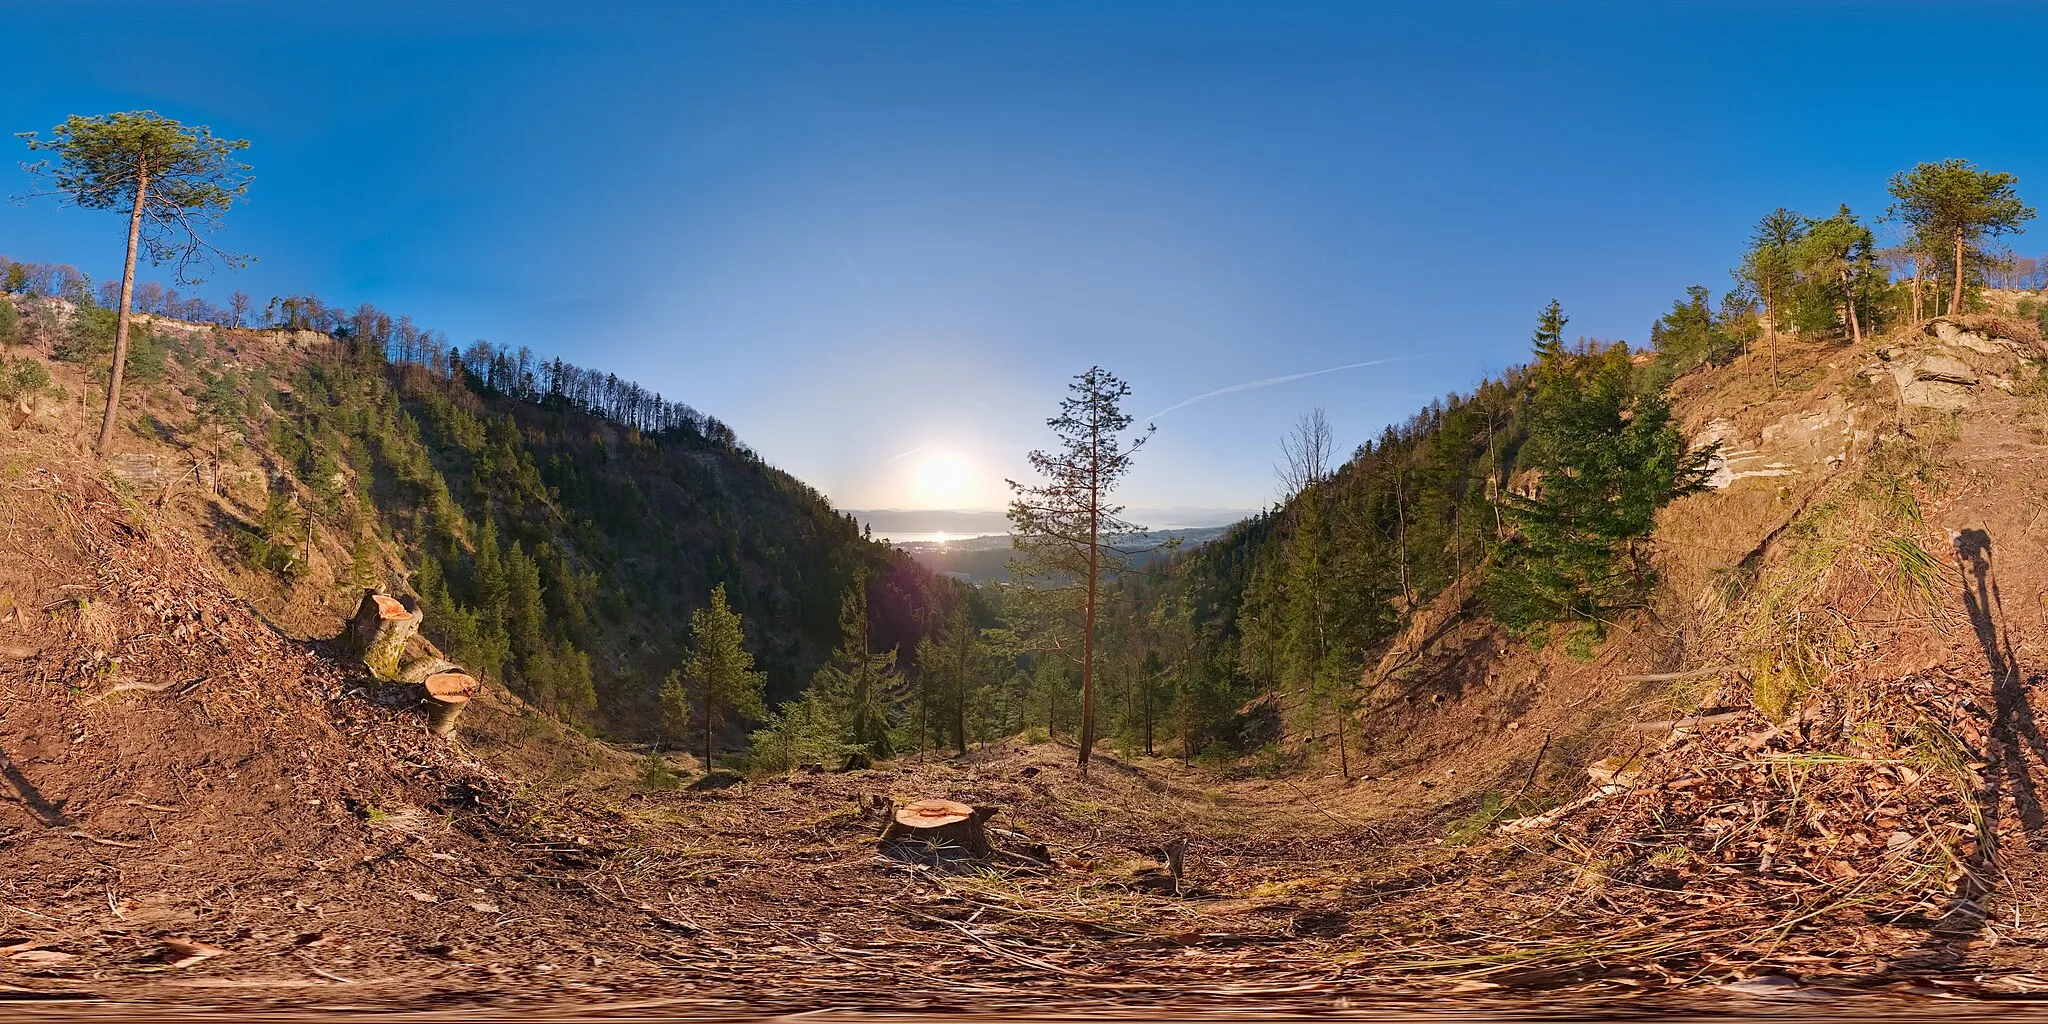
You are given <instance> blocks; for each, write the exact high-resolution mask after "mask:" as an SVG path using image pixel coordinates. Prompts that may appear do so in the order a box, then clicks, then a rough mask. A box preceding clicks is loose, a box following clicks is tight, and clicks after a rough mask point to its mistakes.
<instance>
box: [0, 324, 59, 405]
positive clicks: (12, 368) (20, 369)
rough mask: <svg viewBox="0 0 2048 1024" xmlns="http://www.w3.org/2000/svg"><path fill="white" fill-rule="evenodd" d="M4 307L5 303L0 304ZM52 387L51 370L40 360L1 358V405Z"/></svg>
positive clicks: (26, 357)
mask: <svg viewBox="0 0 2048 1024" xmlns="http://www.w3.org/2000/svg"><path fill="white" fill-rule="evenodd" d="M0 305H4V303H0ZM49 386H50V369H49V367H47V366H44V365H43V364H42V362H41V361H40V360H37V359H32V358H30V357H28V356H22V357H21V358H19V359H8V358H5V357H0V403H6V402H13V401H17V400H19V399H22V398H27V397H29V396H31V395H37V394H41V393H42V392H43V390H44V389H45V388H48V387H49Z"/></svg>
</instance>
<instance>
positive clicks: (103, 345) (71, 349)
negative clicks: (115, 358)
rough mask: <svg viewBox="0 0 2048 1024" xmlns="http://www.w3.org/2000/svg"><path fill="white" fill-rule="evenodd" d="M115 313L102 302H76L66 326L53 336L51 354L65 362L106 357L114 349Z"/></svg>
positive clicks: (82, 361)
mask: <svg viewBox="0 0 2048 1024" xmlns="http://www.w3.org/2000/svg"><path fill="white" fill-rule="evenodd" d="M114 327H115V314H114V311H113V310H111V309H107V308H105V307H104V306H79V307H77V309H76V310H75V311H74V313H73V315H72V317H71V326H70V329H69V330H67V331H65V332H64V334H63V335H62V336H61V337H59V338H58V339H57V342H56V344H55V345H54V346H52V348H51V353H50V354H51V355H54V356H56V357H57V358H58V359H61V360H63V361H65V362H67V363H85V362H92V361H95V360H101V359H105V358H107V357H108V356H109V355H111V354H112V353H113V351H114Z"/></svg>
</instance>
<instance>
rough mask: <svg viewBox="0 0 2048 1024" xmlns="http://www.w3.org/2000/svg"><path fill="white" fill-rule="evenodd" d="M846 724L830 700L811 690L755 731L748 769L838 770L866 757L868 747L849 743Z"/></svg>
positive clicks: (765, 772) (781, 770) (776, 710)
mask: <svg viewBox="0 0 2048 1024" xmlns="http://www.w3.org/2000/svg"><path fill="white" fill-rule="evenodd" d="M847 732H848V729H847V723H846V722H845V720H844V716H843V715H842V713H841V709H840V708H837V707H834V706H833V701H832V700H831V699H830V697H829V696H828V695H827V694H825V693H823V692H822V691H819V690H812V691H810V692H808V693H806V694H804V695H803V696H802V697H799V698H798V699H796V700H793V701H789V702H787V703H785V704H783V705H782V706H781V707H779V708H776V709H775V710H774V711H771V712H769V713H768V717H767V720H766V722H765V723H764V724H763V725H762V727H761V728H759V729H756V730H754V734H753V738H752V748H751V750H750V752H749V757H748V767H749V768H750V769H751V770H753V771H755V772H758V773H761V774H775V773H779V772H787V771H794V770H796V769H798V768H802V767H805V766H807V765H816V766H819V767H837V766H840V765H842V764H847V763H849V758H853V757H855V756H856V755H858V756H859V757H867V756H869V755H868V754H867V753H866V750H867V749H869V748H865V747H860V746H856V745H854V744H851V743H848V742H847V741H846V739H845V737H846V735H847Z"/></svg>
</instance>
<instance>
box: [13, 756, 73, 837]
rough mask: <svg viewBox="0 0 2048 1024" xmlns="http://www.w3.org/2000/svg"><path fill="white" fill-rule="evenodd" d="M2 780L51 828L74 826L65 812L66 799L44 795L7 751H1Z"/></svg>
mask: <svg viewBox="0 0 2048 1024" xmlns="http://www.w3.org/2000/svg"><path fill="white" fill-rule="evenodd" d="M0 781H5V782H6V783H7V786H8V788H10V789H12V790H14V798H15V800H17V801H18V802H20V804H21V805H22V806H23V807H26V808H28V811H29V813H30V814H33V815H35V816H36V820H38V821H40V822H42V823H43V824H44V825H45V826H47V827H49V828H70V827H71V826H72V824H73V823H72V821H71V819H70V817H68V816H67V815H65V813H64V804H65V801H63V800H57V801H52V800H50V798H48V797H46V796H44V795H43V791H42V790H40V789H37V788H36V784H35V783H33V782H30V781H29V778H28V776H26V775H23V774H22V773H21V769H20V768H17V767H15V764H14V759H13V758H10V757H8V756H7V755H6V754H5V753H0Z"/></svg>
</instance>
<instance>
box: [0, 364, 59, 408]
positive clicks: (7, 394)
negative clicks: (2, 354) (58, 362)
mask: <svg viewBox="0 0 2048 1024" xmlns="http://www.w3.org/2000/svg"><path fill="white" fill-rule="evenodd" d="M49 386H50V370H49V368H48V367H46V366H44V365H43V364H42V363H40V362H38V361H36V360H34V359H30V358H28V357H26V356H23V357H22V358H20V359H0V402H12V401H14V400H16V399H19V398H24V397H26V396H29V395H34V394H37V393H39V392H41V391H42V390H43V389H44V388H47V387H49Z"/></svg>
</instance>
